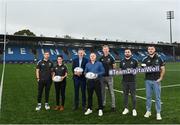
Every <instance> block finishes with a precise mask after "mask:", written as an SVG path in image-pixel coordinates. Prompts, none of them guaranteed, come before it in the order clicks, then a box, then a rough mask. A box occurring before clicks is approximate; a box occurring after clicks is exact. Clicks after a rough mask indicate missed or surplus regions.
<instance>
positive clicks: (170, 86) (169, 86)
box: [136, 84, 180, 91]
mask: <svg viewBox="0 0 180 125" xmlns="http://www.w3.org/2000/svg"><path fill="white" fill-rule="evenodd" d="M177 86H180V84H174V85H166V86H161V88H172V87H177ZM141 90H146V88H139V89H136V91H141Z"/></svg>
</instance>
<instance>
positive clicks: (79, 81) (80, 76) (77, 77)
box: [72, 49, 88, 112]
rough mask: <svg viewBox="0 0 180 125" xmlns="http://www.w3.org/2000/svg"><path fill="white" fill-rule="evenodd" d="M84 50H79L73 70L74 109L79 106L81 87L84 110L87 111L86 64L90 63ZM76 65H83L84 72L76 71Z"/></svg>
mask: <svg viewBox="0 0 180 125" xmlns="http://www.w3.org/2000/svg"><path fill="white" fill-rule="evenodd" d="M84 54H85V52H84V50H83V49H79V50H78V57H77V58H75V59H74V60H73V63H72V71H73V80H74V92H75V96H74V110H77V109H78V107H79V88H81V92H82V110H83V112H84V111H85V107H86V78H85V76H84V70H85V65H86V64H87V63H88V59H86V58H85V57H84ZM76 67H81V68H82V69H83V72H82V73H79V72H74V69H75V68H76Z"/></svg>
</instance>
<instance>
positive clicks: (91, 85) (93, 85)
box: [87, 79, 103, 109]
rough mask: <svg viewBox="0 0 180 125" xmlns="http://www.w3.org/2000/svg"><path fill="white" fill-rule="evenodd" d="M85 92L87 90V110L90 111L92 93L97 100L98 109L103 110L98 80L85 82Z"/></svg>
mask: <svg viewBox="0 0 180 125" xmlns="http://www.w3.org/2000/svg"><path fill="white" fill-rule="evenodd" d="M87 90H88V108H90V109H92V103H93V93H94V91H95V92H96V95H97V99H98V106H99V109H103V106H102V93H101V82H100V80H99V79H95V80H87Z"/></svg>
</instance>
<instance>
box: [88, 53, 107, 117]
mask: <svg viewBox="0 0 180 125" xmlns="http://www.w3.org/2000/svg"><path fill="white" fill-rule="evenodd" d="M88 72H92V73H94V74H96V75H97V78H95V79H88V80H87V90H88V110H87V111H86V112H85V115H89V114H91V113H92V100H93V92H94V90H95V92H96V95H97V99H98V106H99V113H98V115H99V116H102V115H103V111H102V110H103V106H102V93H101V82H100V79H101V77H102V76H103V74H104V73H105V70H104V67H103V64H102V63H101V62H99V61H96V54H95V53H91V54H90V62H88V63H87V64H86V67H85V73H88Z"/></svg>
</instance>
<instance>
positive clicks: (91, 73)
mask: <svg viewBox="0 0 180 125" xmlns="http://www.w3.org/2000/svg"><path fill="white" fill-rule="evenodd" d="M85 77H86V78H87V79H96V78H97V74H95V73H93V72H88V73H86V75H85Z"/></svg>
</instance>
